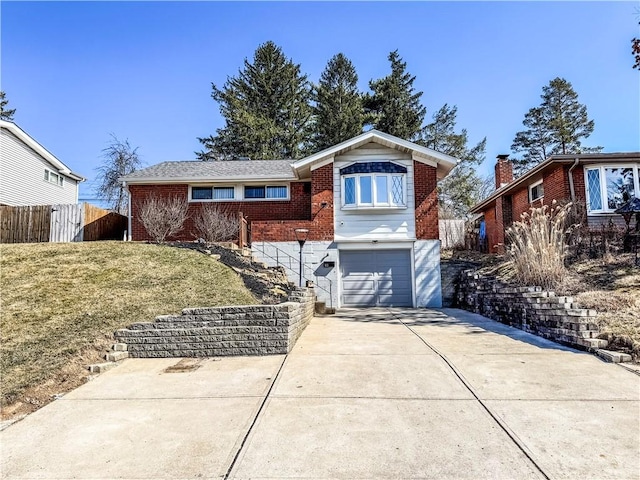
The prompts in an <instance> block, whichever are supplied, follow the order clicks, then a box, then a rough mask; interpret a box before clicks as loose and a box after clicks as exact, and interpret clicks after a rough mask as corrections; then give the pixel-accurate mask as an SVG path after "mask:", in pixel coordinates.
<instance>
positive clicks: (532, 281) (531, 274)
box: [506, 204, 571, 289]
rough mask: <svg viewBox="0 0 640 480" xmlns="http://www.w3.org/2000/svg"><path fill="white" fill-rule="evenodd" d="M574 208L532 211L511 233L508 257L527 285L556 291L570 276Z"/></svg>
mask: <svg viewBox="0 0 640 480" xmlns="http://www.w3.org/2000/svg"><path fill="white" fill-rule="evenodd" d="M570 209H571V204H567V205H564V206H562V207H560V206H554V207H552V208H551V209H550V210H549V209H548V207H547V206H543V207H541V208H532V209H531V212H530V213H525V214H523V215H522V220H521V221H520V222H514V224H513V225H512V226H511V227H510V228H509V229H507V231H506V234H507V238H508V239H509V246H508V248H507V256H508V258H509V260H510V262H511V264H512V266H513V269H514V274H515V276H516V278H517V280H518V281H519V282H521V283H522V284H524V285H538V286H541V287H544V288H547V289H553V288H555V287H556V286H557V285H559V284H560V282H561V281H562V278H563V276H564V275H565V273H566V269H565V266H564V259H565V257H566V255H567V243H566V239H567V231H568V229H567V216H568V214H569V211H570Z"/></svg>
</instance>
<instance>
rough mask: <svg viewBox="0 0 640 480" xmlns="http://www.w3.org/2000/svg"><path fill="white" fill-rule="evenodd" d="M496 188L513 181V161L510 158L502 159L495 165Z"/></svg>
mask: <svg viewBox="0 0 640 480" xmlns="http://www.w3.org/2000/svg"><path fill="white" fill-rule="evenodd" d="M495 181H496V189H498V188H500V187H501V186H502V185H506V184H507V183H511V182H513V163H512V162H511V160H508V159H500V158H498V161H497V162H496V166H495Z"/></svg>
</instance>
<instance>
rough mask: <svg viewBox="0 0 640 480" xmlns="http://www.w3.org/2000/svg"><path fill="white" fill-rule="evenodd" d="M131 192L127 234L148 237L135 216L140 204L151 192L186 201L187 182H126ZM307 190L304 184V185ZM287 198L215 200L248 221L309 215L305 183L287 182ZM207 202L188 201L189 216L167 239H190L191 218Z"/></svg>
mask: <svg viewBox="0 0 640 480" xmlns="http://www.w3.org/2000/svg"><path fill="white" fill-rule="evenodd" d="M129 191H130V192H131V198H132V205H131V213H132V217H133V218H132V221H131V234H132V239H133V240H150V239H151V238H150V237H149V235H148V234H147V231H146V230H145V229H144V227H143V226H142V224H141V223H140V221H139V219H138V213H139V210H140V206H141V205H142V204H143V203H144V201H145V199H146V198H147V196H148V195H150V194H151V193H155V194H156V195H158V196H159V197H161V198H170V197H172V196H174V195H177V196H179V197H180V198H184V201H185V202H186V201H188V194H189V187H188V185H187V184H175V185H129ZM307 192H308V187H307ZM290 198H291V200H288V201H254V202H216V203H215V205H218V206H220V207H222V208H225V209H227V210H228V211H230V212H234V213H237V212H242V213H243V214H244V216H245V217H246V218H247V220H248V221H249V222H251V221H260V220H309V219H310V218H311V194H310V193H305V184H304V183H303V182H295V183H291V185H290ZM208 204H209V202H191V203H189V218H188V219H187V221H186V222H185V224H184V227H183V229H182V231H181V232H180V233H179V234H178V235H177V236H176V237H175V238H172V239H171V240H193V239H195V238H197V233H196V231H195V226H194V218H195V217H196V216H197V214H198V211H199V210H200V209H201V208H202V206H203V205H208Z"/></svg>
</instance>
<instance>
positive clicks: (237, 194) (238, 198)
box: [188, 183, 291, 203]
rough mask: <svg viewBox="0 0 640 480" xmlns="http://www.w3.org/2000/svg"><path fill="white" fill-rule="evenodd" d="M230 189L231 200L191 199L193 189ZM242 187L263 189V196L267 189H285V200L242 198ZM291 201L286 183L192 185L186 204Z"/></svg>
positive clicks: (289, 189)
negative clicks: (231, 189) (231, 193)
mask: <svg viewBox="0 0 640 480" xmlns="http://www.w3.org/2000/svg"><path fill="white" fill-rule="evenodd" d="M194 187H196V188H231V187H233V198H220V199H217V198H212V199H203V200H199V199H195V200H194V199H193V193H192V191H193V188H194ZM244 187H265V195H266V188H267V187H285V188H286V190H287V196H286V198H244ZM289 200H291V188H290V186H289V184H286V183H242V184H235V185H230V184H222V183H221V184H202V185H198V184H193V185H189V193H188V202H189V203H230V202H286V201H289Z"/></svg>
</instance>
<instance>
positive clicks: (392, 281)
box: [121, 130, 456, 307]
mask: <svg viewBox="0 0 640 480" xmlns="http://www.w3.org/2000/svg"><path fill="white" fill-rule="evenodd" d="M455 164H456V159H454V158H452V157H450V156H448V155H444V154H441V153H438V152H436V151H434V150H431V149H428V148H425V147H421V146H419V145H416V144H414V143H411V142H408V141H405V140H402V139H400V138H397V137H394V136H391V135H388V134H384V133H381V132H378V131H375V130H371V131H368V132H366V133H363V134H361V135H359V136H357V137H355V138H352V139H350V140H347V141H345V142H342V143H340V144H338V145H336V146H334V147H332V148H328V149H326V150H323V151H321V152H319V153H316V154H314V155H311V156H309V157H306V158H303V159H301V160H298V161H289V160H261V161H248V160H244V161H243V160H236V161H227V162H200V161H196V162H165V163H161V164H159V165H155V166H152V167H149V168H146V169H144V170H140V171H138V172H135V173H132V174H130V175H127V176H125V177H123V178H122V179H121V180H122V182H123V183H124V185H125V186H126V187H127V188H128V190H129V193H130V196H131V201H130V202H129V203H130V205H131V206H132V209H131V214H130V222H131V226H130V231H131V232H132V239H133V240H147V239H149V236H148V234H147V232H146V231H145V229H144V227H143V226H142V224H141V223H140V221H139V220H138V211H139V208H140V206H141V205H142V204H143V203H144V201H145V198H147V197H148V196H149V195H150V194H154V195H159V196H162V197H165V198H166V197H170V196H173V195H178V196H180V197H181V198H184V199H185V201H187V202H189V213H190V219H189V220H188V221H187V223H186V225H185V228H184V229H183V232H182V234H181V238H183V239H188V240H193V239H194V238H196V234H195V233H194V225H193V218H194V216H195V215H196V214H197V212H198V210H199V209H200V208H202V206H203V205H205V204H207V203H211V202H212V203H215V204H217V205H220V207H223V208H224V209H225V210H226V211H228V212H238V211H241V212H242V213H243V214H244V215H245V217H247V219H248V221H249V222H250V229H251V248H252V251H253V254H254V256H256V257H258V258H261V259H262V260H264V261H265V262H267V263H269V264H272V265H276V264H277V265H283V266H285V268H286V269H287V273H288V275H289V277H290V279H291V280H292V281H296V282H297V281H298V271H299V269H300V264H299V262H298V258H299V257H298V256H299V252H300V246H299V244H298V242H297V241H296V232H295V230H296V229H305V230H308V237H307V242H306V244H305V246H304V249H303V254H304V260H303V264H304V267H303V273H304V275H303V276H304V278H305V279H309V280H313V281H315V282H316V286H317V287H316V292H317V294H318V297H319V298H320V299H322V300H324V301H326V302H327V303H328V304H329V305H331V306H333V307H340V306H373V305H378V306H418V307H423V306H430V307H439V306H441V301H442V300H441V288H440V241H439V239H438V196H437V191H436V182H437V180H438V179H441V178H443V177H444V176H446V175H447V174H448V173H449V171H450V170H451V169H452V168H453V167H454V166H455Z"/></svg>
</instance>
